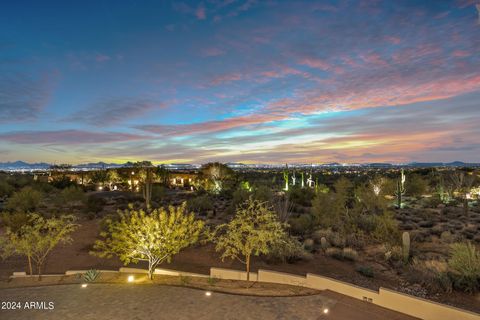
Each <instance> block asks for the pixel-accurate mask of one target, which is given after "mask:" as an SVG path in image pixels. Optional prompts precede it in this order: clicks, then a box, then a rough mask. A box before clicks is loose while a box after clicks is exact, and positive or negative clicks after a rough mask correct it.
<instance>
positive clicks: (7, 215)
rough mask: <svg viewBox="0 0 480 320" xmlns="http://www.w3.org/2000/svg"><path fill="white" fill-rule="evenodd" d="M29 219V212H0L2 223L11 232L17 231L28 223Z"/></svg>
mask: <svg viewBox="0 0 480 320" xmlns="http://www.w3.org/2000/svg"><path fill="white" fill-rule="evenodd" d="M29 219H30V217H29V214H28V213H25V212H3V213H2V214H1V221H2V225H3V226H5V227H6V228H8V229H10V230H11V231H12V232H13V233H17V232H18V231H19V230H20V228H21V227H22V226H24V225H26V224H27V223H28V221H29Z"/></svg>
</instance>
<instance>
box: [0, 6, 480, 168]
mask: <svg viewBox="0 0 480 320" xmlns="http://www.w3.org/2000/svg"><path fill="white" fill-rule="evenodd" d="M479 2H480V1H476V0H462V1H460V0H458V1H457V0H455V1H447V0H431V1H427V0H423V1H406V0H398V1H397V0H396V1H376V0H365V1H360V0H351V1H347V0H345V1H318V2H314V1H305V2H302V1H269V0H265V1H260V0H258V1H254V0H223V1H221V0H206V1H192V2H188V1H185V2H181V1H175V2H173V1H172V2H169V1H100V0H99V1H22V0H16V1H8V2H4V3H3V4H2V6H1V9H0V161H15V160H24V161H29V162H39V161H45V162H56V163H83V162H93V161H105V162H124V161H128V160H132V161H135V160H151V161H154V162H155V163H160V162H176V163H178V162H188V163H205V162H209V161H223V162H227V161H237V162H245V163H254V162H255V163H285V162H289V163H293V162H296V163H322V162H332V161H339V162H379V161H390V162H409V161H422V162H425V161H445V162H447V161H453V160H461V161H468V162H480V24H479V17H478V12H477V9H476V8H475V4H477V3H479Z"/></svg>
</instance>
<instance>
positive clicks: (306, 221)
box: [289, 213, 315, 236]
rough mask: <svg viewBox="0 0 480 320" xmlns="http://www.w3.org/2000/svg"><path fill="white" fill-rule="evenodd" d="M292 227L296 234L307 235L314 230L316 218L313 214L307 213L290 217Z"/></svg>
mask: <svg viewBox="0 0 480 320" xmlns="http://www.w3.org/2000/svg"><path fill="white" fill-rule="evenodd" d="M289 224H290V229H291V230H292V233H294V234H296V235H302V236H303V235H306V234H309V233H311V232H312V230H313V228H314V227H315V223H314V219H313V217H312V215H311V214H308V213H305V214H302V215H301V216H299V217H297V218H290V221H289Z"/></svg>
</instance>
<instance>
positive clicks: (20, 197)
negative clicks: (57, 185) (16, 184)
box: [6, 187, 43, 212]
mask: <svg viewBox="0 0 480 320" xmlns="http://www.w3.org/2000/svg"><path fill="white" fill-rule="evenodd" d="M42 199H43V194H42V193H41V192H39V191H36V190H33V189H32V188H31V187H25V188H23V189H21V190H20V191H17V192H15V193H14V194H13V195H12V197H11V198H9V199H8V201H7V206H6V208H7V209H8V210H11V211H16V212H33V211H35V210H36V209H37V207H38V205H39V204H40V202H41V201H42Z"/></svg>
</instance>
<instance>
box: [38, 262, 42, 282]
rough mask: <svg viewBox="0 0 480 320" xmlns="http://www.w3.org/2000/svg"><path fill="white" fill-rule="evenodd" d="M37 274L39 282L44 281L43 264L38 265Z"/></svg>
mask: <svg viewBox="0 0 480 320" xmlns="http://www.w3.org/2000/svg"><path fill="white" fill-rule="evenodd" d="M37 274H38V281H40V280H42V263H41V262H38V263H37Z"/></svg>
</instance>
